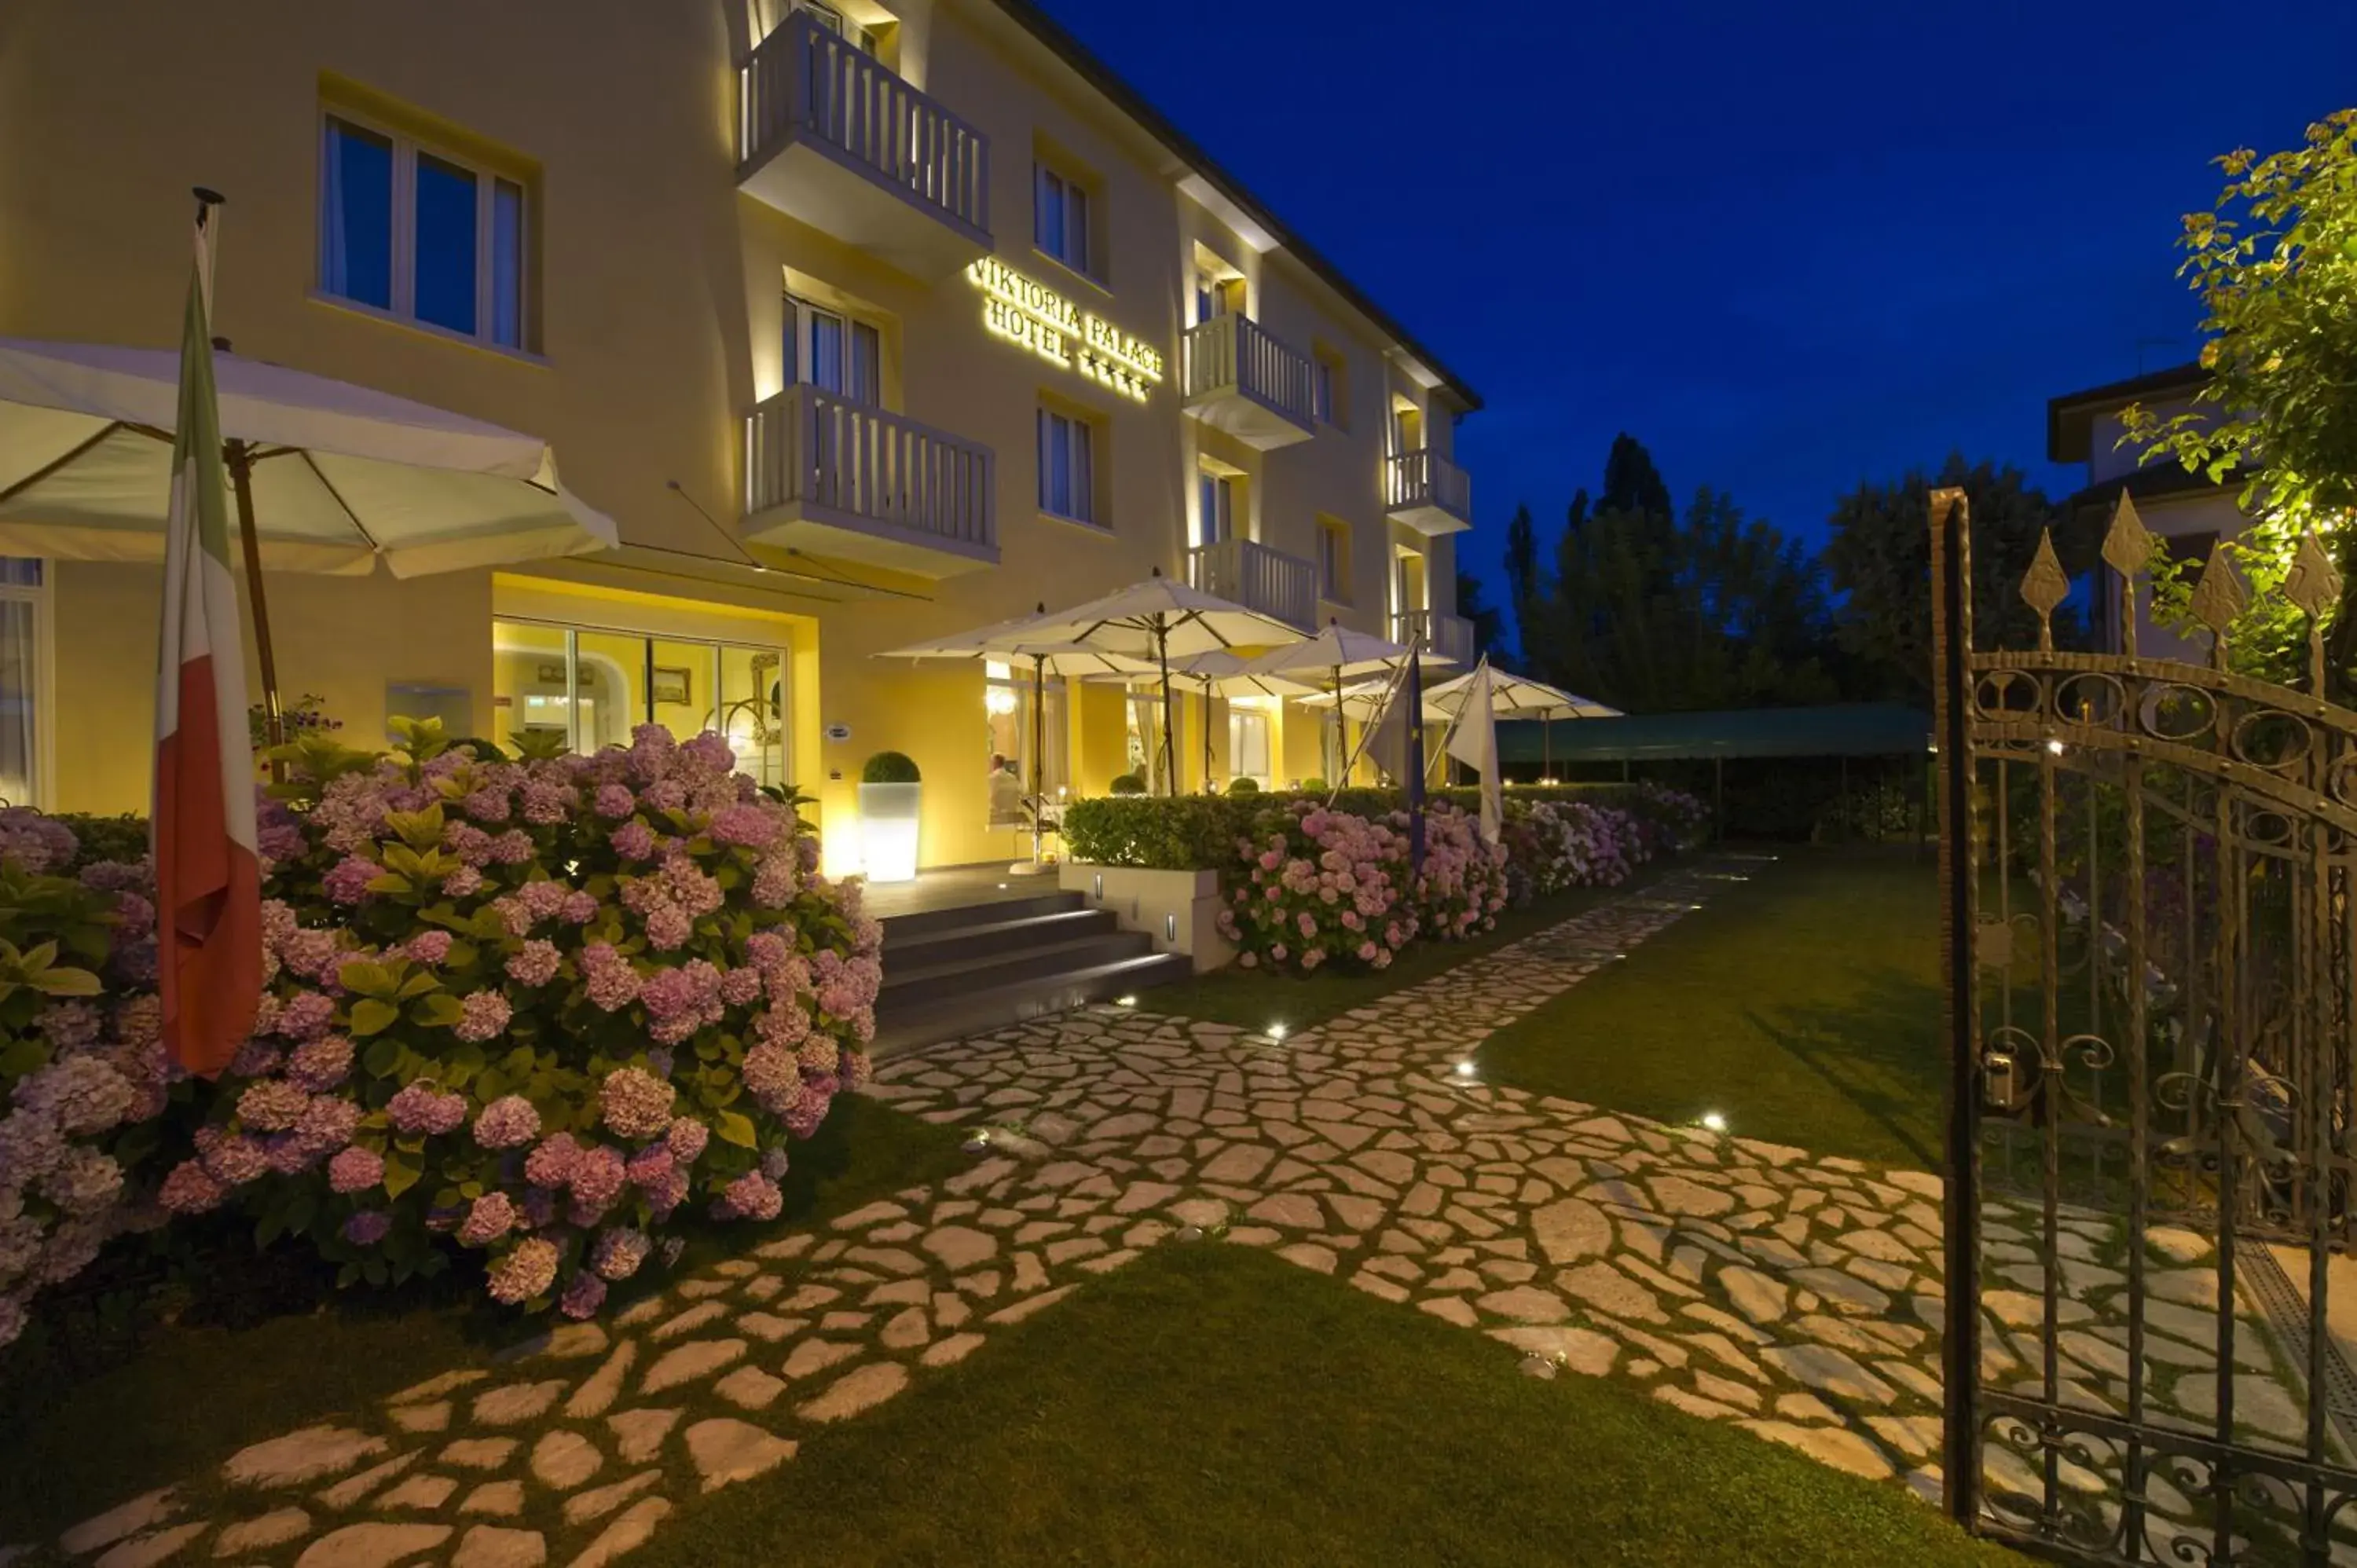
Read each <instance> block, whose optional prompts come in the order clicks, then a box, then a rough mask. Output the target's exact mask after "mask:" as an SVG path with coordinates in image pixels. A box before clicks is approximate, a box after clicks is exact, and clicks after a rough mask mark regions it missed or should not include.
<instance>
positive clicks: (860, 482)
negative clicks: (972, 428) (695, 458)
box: [745, 385, 998, 578]
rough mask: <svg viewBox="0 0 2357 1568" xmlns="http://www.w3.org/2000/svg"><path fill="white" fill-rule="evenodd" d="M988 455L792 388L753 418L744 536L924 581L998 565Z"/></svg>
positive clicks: (907, 422) (874, 411)
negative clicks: (909, 575)
mask: <svg viewBox="0 0 2357 1568" xmlns="http://www.w3.org/2000/svg"><path fill="white" fill-rule="evenodd" d="M995 463H996V459H995V458H994V457H993V456H992V454H991V450H990V448H989V447H987V446H982V445H981V444H979V443H977V442H973V441H965V440H961V439H960V438H959V437H957V436H954V435H944V434H943V433H942V432H941V431H938V430H934V429H931V428H930V427H929V426H926V425H922V424H918V423H917V422H916V421H915V420H913V419H909V418H906V417H904V416H902V415H900V414H897V413H889V412H888V411H886V410H884V409H880V408H876V407H872V406H870V405H868V404H866V403H853V402H851V401H850V400H849V399H847V398H843V397H838V396H836V395H835V394H834V393H833V392H825V391H823V390H821V389H820V388H818V387H814V386H807V385H804V386H791V387H788V388H787V389H786V390H785V391H783V392H780V393H779V394H778V395H777V396H775V397H773V398H770V399H769V400H768V401H767V402H764V403H761V404H759V406H757V407H756V408H755V409H754V410H753V412H752V413H749V414H748V415H747V416H746V418H745V537H746V538H747V539H748V540H750V541H752V542H756V543H760V544H773V545H778V546H780V547H792V548H798V549H802V550H807V551H810V552H811V553H813V554H823V555H832V556H834V557H837V558H838V559H841V560H845V561H857V562H863V563H865V564H869V565H874V566H883V567H887V568H889V569H890V570H893V571H896V572H909V573H913V574H915V575H918V576H921V577H935V578H939V577H952V576H956V575H960V574H961V573H965V572H973V571H978V570H980V569H981V568H983V567H985V566H995V565H996V564H998V515H997V490H996V484H995V483H994V473H993V469H994V467H995Z"/></svg>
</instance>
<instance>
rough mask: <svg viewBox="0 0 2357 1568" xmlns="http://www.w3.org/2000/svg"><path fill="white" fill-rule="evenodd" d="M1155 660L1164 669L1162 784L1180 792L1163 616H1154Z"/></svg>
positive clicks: (1167, 634) (1173, 793)
mask: <svg viewBox="0 0 2357 1568" xmlns="http://www.w3.org/2000/svg"><path fill="white" fill-rule="evenodd" d="M1154 661H1155V663H1156V664H1157V666H1159V667H1160V669H1161V671H1162V786H1163V789H1165V790H1166V791H1167V792H1168V793H1169V794H1171V795H1173V796H1176V795H1177V794H1178V793H1179V746H1178V743H1177V742H1176V741H1175V740H1173V739H1172V734H1171V728H1170V721H1171V719H1172V717H1173V715H1172V714H1171V712H1170V631H1169V628H1168V627H1166V626H1165V625H1164V624H1163V620H1162V618H1161V616H1159V615H1157V616H1156V617H1155V618H1154Z"/></svg>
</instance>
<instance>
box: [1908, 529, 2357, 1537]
mask: <svg viewBox="0 0 2357 1568" xmlns="http://www.w3.org/2000/svg"><path fill="white" fill-rule="evenodd" d="M1969 539H1970V531H1969V523H1968V519H1967V517H1966V510H1965V502H1964V496H1963V493H1962V492H1961V491H1957V490H1941V491H1936V492H1934V494H1933V497H1932V590H1933V599H1934V609H1933V628H1932V633H1933V636H1932V642H1933V650H1934V659H1935V670H1936V675H1937V687H1938V691H1937V699H1936V705H1937V708H1938V746H1939V755H1938V757H1937V758H1936V764H1937V771H1938V774H1939V779H1940V784H1941V846H1940V848H1941V877H1942V885H1943V899H1944V902H1943V910H1942V915H1943V942H1944V947H1945V954H1946V960H1947V967H1948V974H1947V981H1948V987H1949V1014H1950V1021H1951V1039H1950V1050H1951V1053H1952V1056H1951V1060H1952V1065H1953V1077H1952V1081H1951V1085H1950V1102H1949V1112H1950V1114H1949V1125H1948V1168H1947V1173H1946V1174H1947V1189H1948V1190H1947V1203H1946V1219H1947V1228H1948V1235H1947V1243H1946V1247H1947V1256H1946V1264H1947V1318H1946V1324H1945V1330H1944V1332H1945V1347H1944V1349H1945V1357H1946V1375H1947V1377H1946V1380H1947V1428H1946V1434H1945V1436H1946V1451H1945V1464H1944V1472H1943V1473H1944V1477H1945V1484H1946V1488H1947V1498H1948V1506H1949V1508H1950V1509H1951V1511H1952V1512H1953V1513H1954V1514H1955V1516H1956V1517H1957V1518H1958V1519H1959V1520H1961V1521H1963V1522H1964V1524H1966V1525H1967V1526H1968V1527H1969V1528H1971V1529H1973V1530H1977V1531H1979V1532H1981V1533H1983V1534H1986V1535H1989V1536H1993V1537H1996V1538H1998V1539H2001V1540H2006V1541H2013V1542H2016V1543H2018V1544H2020V1545H2023V1546H2025V1547H2028V1548H2030V1549H2032V1550H2034V1551H2037V1552H2040V1554H2042V1555H2049V1556H2053V1557H2057V1558H2060V1559H2062V1560H2064V1561H2067V1562H2079V1563H2167V1564H2187V1563H2190V1564H2217V1565H2221V1568H2222V1565H2225V1564H2230V1563H2243V1564H2273V1563H2284V1564H2301V1565H2317V1564H2325V1563H2357V1509H2352V1508H2351V1507H2350V1505H2351V1502H2352V1498H2357V1468H2352V1465H2357V1378H2352V1373H2351V1366H2350V1359H2351V1358H2357V1257H2352V1241H2357V1189H2352V1172H2357V1164H2352V1149H2357V1144H2352V1136H2357V1100H2352V1093H2357V1085H2352V1068H2357V1010H2353V1009H2352V993H2353V992H2357V983H2353V976H2357V714H2352V713H2351V712H2350V711H2348V710H2346V709H2342V708H2340V707H2336V706H2333V705H2331V704H2330V703H2327V702H2325V701H2324V700H2322V698H2321V697H2320V696H2318V695H2315V694H2313V693H2321V692H2323V691H2324V690H2325V689H2326V688H2325V685H2324V682H2323V679H2322V674H2323V669H2322V666H2323V652H2322V648H2321V643H2320V639H2319V636H2318V631H2317V627H2318V618H2319V615H2320V614H2321V613H2322V612H2323V611H2324V610H2325V609H2326V608H2327V607H2330V605H2331V604H2332V603H2333V602H2334V601H2335V599H2336V598H2337V596H2338V591H2339V588H2338V584H2337V582H2336V581H2335V580H2334V575H2333V570H2332V567H2331V566H2330V563H2329V562H2328V560H2327V558H2326V557H2325V555H2324V553H2322V551H2321V550H2320V549H2319V547H2318V546H2317V544H2316V542H2315V541H2314V540H2313V539H2311V540H2309V542H2308V544H2307V545H2306V547H2305V548H2304V549H2303V551H2302V553H2301V555H2300V558H2299V561H2298V565H2297V567H2296V569H2295V571H2294V573H2293V575H2292V577H2291V579H2290V581H2288V582H2287V584H2286V585H2285V587H2284V590H2283V597H2284V600H2285V604H2284V606H2283V608H2284V610H2285V612H2286V616H2287V620H2286V622H2285V623H2284V624H2285V625H2287V627H2288V628H2289V632H2290V635H2292V636H2293V637H2294V638H2297V635H2298V632H2299V631H2300V630H2301V629H2303V628H2304V629H2305V630H2306V632H2307V637H2308V649H2307V652H2308V665H2309V691H2308V692H2305V693H2303V692H2299V691H2295V690H2292V689H2291V688H2289V687H2286V686H2278V685H2275V684H2271V683H2268V682H2263V681H2258V680H2254V679H2251V678H2248V677H2246V676H2243V675H2238V674H2235V673H2233V672H2230V671H2228V669H2227V668H2226V663H2227V660H2226V651H2227V633H2228V627H2229V624H2230V623H2231V622H2233V620H2234V618H2236V616H2237V615H2238V614H2239V613H2240V612H2241V611H2242V609H2243V608H2244V590H2243V588H2242V586H2241V585H2240V583H2239V581H2238V580H2237V578H2236V577H2235V575H2234V574H2233V567H2232V565H2231V564H2229V563H2228V561H2227V560H2226V558H2225V554H2224V553H2223V552H2216V551H2213V552H2212V559H2211V560H2210V562H2209V563H2208V564H2207V566H2206V567H2205V568H2204V569H2203V571H2202V573H2201V577H2200V580H2199V582H2198V584H2197V585H2196V586H2195V588H2194V591H2193V597H2192V610H2193V614H2194V616H2195V618H2197V619H2198V620H2200V622H2201V624H2202V625H2203V626H2204V627H2206V628H2208V630H2209V633H2210V641H2211V645H2212V646H2211V650H2210V654H2211V656H2210V659H2209V661H2208V663H2207V664H2206V665H2204V664H2198V663H2193V662H2190V661H2180V660H2174V659H2151V658H2144V657H2139V655H2138V651H2137V648H2136V635H2137V625H2136V621H2137V607H2138V594H2139V587H2140V585H2144V584H2146V583H2147V568H2148V566H2149V564H2150V561H2151V556H2152V549H2153V541H2152V539H2151V538H2150V536H2149V535H2147V533H2146V532H2145V530H2144V528H2143V526H2142V525H2141V524H2140V522H2139V521H2137V518H2136V511H2135V508H2134V506H2133V504H2132V503H2131V502H2129V501H2128V500H2126V499H2125V498H2123V499H2122V500H2121V502H2120V506H2119V510H2118V511H2117V512H2116V513H2115V516H2114V518H2113V520H2112V524H2111V531H2110V533H2109V535H2108V537H2107V538H2106V539H2105V541H2104V549H2103V553H2104V560H2105V561H2106V562H2107V563H2108V564H2110V565H2111V566H2112V568H2113V569H2114V573H2115V575H2116V576H2117V579H2118V581H2117V584H2116V588H2115V591H2116V594H2117V603H2118V625H2119V628H2120V633H2121V637H2122V639H2123V643H2122V651H2121V652H2119V653H2117V654H2089V653H2071V652H2062V651H2058V650H2056V649H2055V647H2054V639H2053V634H2052V627H2051V618H2052V616H2053V613H2054V611H2055V610H2056V608H2057V607H2059V606H2060V605H2061V603H2062V601H2063V599H2064V597H2065V596H2066V595H2067V594H2068V592H2069V586H2070V585H2069V582H2068V580H2067V578H2066V577H2065V576H2064V575H2063V573H2062V570H2061V566H2060V564H2058V563H2057V561H2056V558H2055V555H2054V553H2053V545H2052V542H2051V540H2047V541H2044V542H2041V544H2040V550H2039V553H2038V556H2037V559H2036V561H2035V563H2034V564H2032V566H2031V567H2030V570H2029V574H2028V575H2027V577H2026V578H2025V580H2024V581H2023V582H2022V584H2021V585H2020V590H2019V591H2020V593H2021V595H2022V596H2023V597H2024V598H2025V599H2026V600H2027V601H2028V602H2029V605H2030V607H2031V608H2032V609H2033V610H2034V611H2035V612H2036V613H2037V617H2038V622H2039V628H2040V633H2039V639H2038V646H2037V647H2036V648H2034V649H2029V650H1982V649H1978V648H1975V645H1974V642H1973V634H1972V605H1973V577H1972V564H1971V559H1970V553H1969ZM2107 591H2113V590H2107ZM2179 651H2182V650H2181V649H2180V650H2179ZM2336 1326H2338V1328H2339V1330H2340V1336H2339V1337H2336V1335H2335V1332H2334V1331H2335V1328H2336ZM2344 1345H2346V1346H2347V1347H2348V1348H2347V1349H2346V1350H2345V1351H2344V1348H2343V1347H2344Z"/></svg>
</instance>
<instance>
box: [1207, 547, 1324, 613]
mask: <svg viewBox="0 0 2357 1568" xmlns="http://www.w3.org/2000/svg"><path fill="white" fill-rule="evenodd" d="M1187 581H1188V583H1189V585H1191V586H1194V587H1198V588H1200V589H1201V590H1203V592H1205V593H1207V594H1217V595H1218V596H1220V597H1222V598H1223V599H1226V600H1227V601H1228V602H1229V603H1231V604H1238V605H1242V606H1243V607H1244V608H1246V609H1248V610H1258V611H1260V612H1261V614H1263V615H1268V616H1275V618H1277V619H1279V620H1281V621H1284V622H1286V624H1287V625H1289V626H1297V627H1299V628H1301V629H1302V630H1304V631H1309V630H1312V629H1314V628H1316V626H1317V625H1318V569H1317V568H1316V567H1314V566H1312V565H1311V564H1309V563H1308V562H1307V561H1304V560H1303V559H1302V558H1301V557H1300V556H1298V555H1287V554H1286V553H1285V552H1284V551H1282V550H1271V549H1270V548H1269V547H1268V546H1267V545H1265V544H1262V543H1258V542H1254V541H1253V540H1250V539H1222V540H1221V541H1220V542H1218V543H1217V544H1204V545H1199V546H1197V547H1196V548H1195V549H1192V550H1189V552H1187Z"/></svg>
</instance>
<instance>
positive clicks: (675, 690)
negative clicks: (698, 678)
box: [653, 664, 695, 707]
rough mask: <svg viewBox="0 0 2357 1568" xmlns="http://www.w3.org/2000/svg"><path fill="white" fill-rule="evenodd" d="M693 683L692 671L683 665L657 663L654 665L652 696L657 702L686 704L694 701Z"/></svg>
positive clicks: (680, 705) (683, 705)
mask: <svg viewBox="0 0 2357 1568" xmlns="http://www.w3.org/2000/svg"><path fill="white" fill-rule="evenodd" d="M693 692H694V673H693V672H692V671H689V670H688V669H687V667H686V666H685V665H664V664H658V665H656V666H655V667H654V675H653V696H654V700H655V702H656V703H671V704H673V705H674V706H677V707H685V706H687V705H688V704H689V703H693V702H694V701H695V698H694V695H693Z"/></svg>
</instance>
